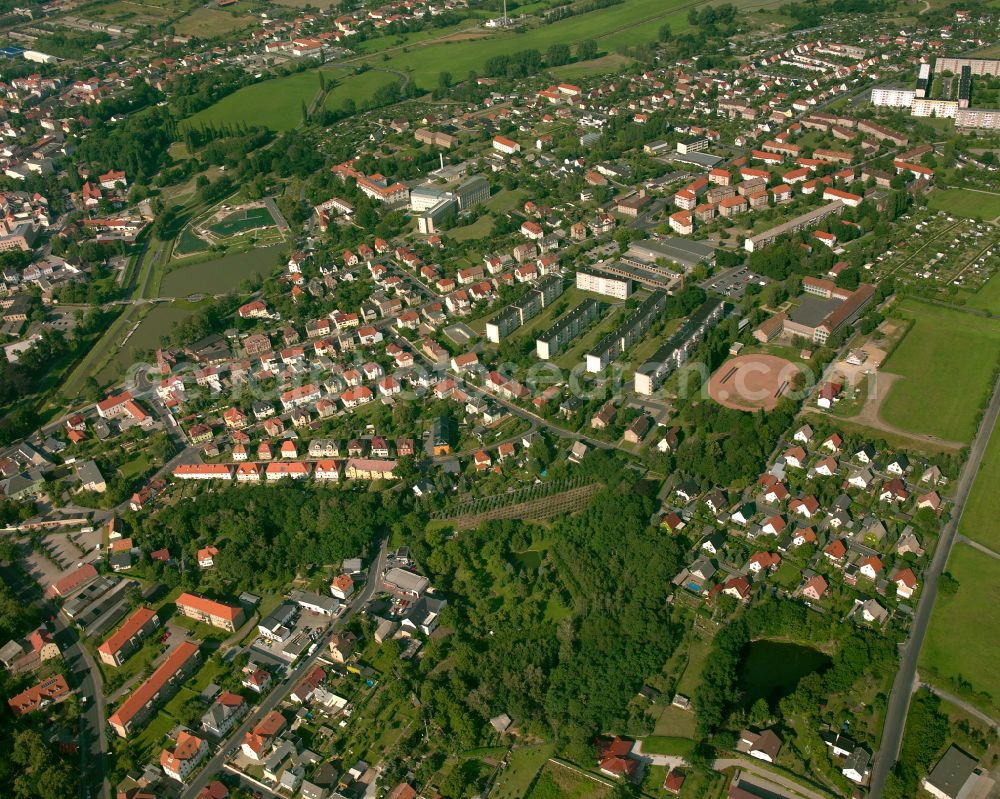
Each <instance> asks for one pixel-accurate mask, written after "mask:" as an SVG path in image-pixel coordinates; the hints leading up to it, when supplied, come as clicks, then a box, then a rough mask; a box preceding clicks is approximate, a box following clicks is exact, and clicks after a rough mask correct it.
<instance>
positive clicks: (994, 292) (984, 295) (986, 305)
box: [966, 274, 1000, 314]
mask: <svg viewBox="0 0 1000 799" xmlns="http://www.w3.org/2000/svg"><path fill="white" fill-rule="evenodd" d="M966 305H968V306H969V307H970V308H981V309H982V310H984V311H989V312H990V313H993V314H1000V274H996V275H993V277H991V278H990V279H989V280H988V281H986V285H985V286H983V287H982V288H981V289H979V291H977V292H976V293H975V294H973V295H972V297H971V298H970V299H969V301H968V302H967V303H966Z"/></svg>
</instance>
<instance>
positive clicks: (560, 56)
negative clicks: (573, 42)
mask: <svg viewBox="0 0 1000 799" xmlns="http://www.w3.org/2000/svg"><path fill="white" fill-rule="evenodd" d="M569 61H570V49H569V45H568V44H565V43H563V42H556V43H555V44H552V45H549V49H548V50H547V51H546V52H545V63H546V65H547V66H550V67H561V66H562V65H563V64H568V63H569Z"/></svg>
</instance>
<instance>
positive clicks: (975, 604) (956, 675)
mask: <svg viewBox="0 0 1000 799" xmlns="http://www.w3.org/2000/svg"><path fill="white" fill-rule="evenodd" d="M979 489H980V490H982V486H979ZM947 570H948V572H950V573H951V574H952V576H954V577H955V579H957V580H958V583H959V588H958V592H957V593H956V594H955V595H954V596H951V597H946V596H943V595H942V594H941V593H940V592H939V593H938V596H937V602H936V603H935V605H934V613H933V615H932V616H931V623H930V627H929V628H928V630H927V637H926V639H925V640H924V647H923V650H922V651H921V653H920V675H921V677H923V678H924V679H925V680H929V681H930V682H933V683H935V684H936V685H940V686H941V688H943V689H945V690H947V691H950V692H951V693H955V694H959V695H960V696H961V697H962V698H963V699H966V700H968V701H970V702H972V703H973V704H975V705H977V706H978V707H979V708H981V709H982V710H983V711H984V712H986V713H988V714H989V715H991V716H993V717H994V718H996V717H997V716H1000V670H998V669H997V667H996V663H997V659H998V658H1000V643H998V640H997V637H996V635H995V631H996V630H997V629H998V628H1000V560H996V559H995V558H991V557H990V556H988V555H985V554H983V553H981V552H979V551H977V550H975V549H973V548H972V547H971V546H969V545H968V544H958V545H956V546H955V549H954V550H952V553H951V558H950V559H949V560H948V568H947Z"/></svg>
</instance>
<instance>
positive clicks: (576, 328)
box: [535, 297, 601, 361]
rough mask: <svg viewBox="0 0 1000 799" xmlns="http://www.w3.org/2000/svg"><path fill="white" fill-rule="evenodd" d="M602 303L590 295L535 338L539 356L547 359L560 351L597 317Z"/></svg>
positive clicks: (544, 359)
mask: <svg viewBox="0 0 1000 799" xmlns="http://www.w3.org/2000/svg"><path fill="white" fill-rule="evenodd" d="M600 311H601V304H600V303H599V302H598V301H597V300H595V299H593V298H590V297H588V298H587V299H585V300H584V301H583V302H581V303H580V304H579V305H577V306H576V308H574V309H573V310H572V311H570V312H569V313H567V314H565V315H563V316H562V317H560V318H559V319H557V320H556V322H555V323H554V324H553V325H552V327H551V328H549V329H548V330H547V331H546V332H545V333H543V334H541V335H540V336H539V337H538V338H537V339H536V340H535V351H536V354H537V355H538V357H539V358H541V359H542V360H543V361H547V360H548V359H549V358H552V357H554V356H555V355H556V353H558V352H559V351H560V350H561V349H562V348H563V347H564V346H566V344H568V343H569V342H570V341H572V340H573V339H574V338H576V337H577V336H578V335H580V333H582V332H583V331H584V330H585V329H586V327H587V326H588V325H589V324H591V322H593V321H594V320H595V319H597V317H598V314H599V313H600Z"/></svg>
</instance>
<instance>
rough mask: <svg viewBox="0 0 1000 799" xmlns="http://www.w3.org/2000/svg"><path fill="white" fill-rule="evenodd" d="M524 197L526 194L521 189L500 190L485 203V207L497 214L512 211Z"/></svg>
mask: <svg viewBox="0 0 1000 799" xmlns="http://www.w3.org/2000/svg"><path fill="white" fill-rule="evenodd" d="M526 196H527V192H526V191H524V190H522V189H502V190H501V191H498V192H497V193H496V194H494V195H493V196H492V197H490V198H489V199H488V200H487V201H486V207H487V208H489V209H490V210H491V211H497V212H499V213H504V212H506V211H513V210H514V209H515V208H517V207H518V206H520V205H521V201H522V200H523V199H524V198H525V197H526Z"/></svg>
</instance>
